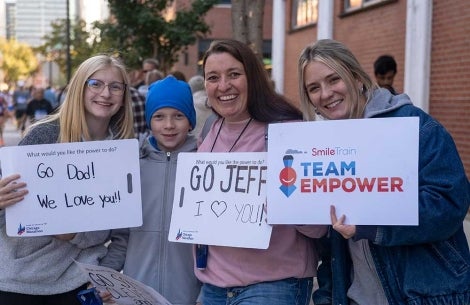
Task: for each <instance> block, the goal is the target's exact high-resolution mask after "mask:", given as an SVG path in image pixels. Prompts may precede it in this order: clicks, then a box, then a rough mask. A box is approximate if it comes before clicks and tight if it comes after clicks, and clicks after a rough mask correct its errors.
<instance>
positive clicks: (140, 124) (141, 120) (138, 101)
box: [129, 87, 148, 139]
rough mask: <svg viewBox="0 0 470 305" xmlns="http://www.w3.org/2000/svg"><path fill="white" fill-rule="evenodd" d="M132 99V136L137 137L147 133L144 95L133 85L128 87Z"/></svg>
mask: <svg viewBox="0 0 470 305" xmlns="http://www.w3.org/2000/svg"><path fill="white" fill-rule="evenodd" d="M129 91H130V94H131V100H132V113H133V114H134V137H135V138H137V139H139V138H140V137H141V136H143V135H145V134H147V132H148V128H147V124H146V123H145V95H142V94H140V93H139V91H137V89H135V88H134V87H129Z"/></svg>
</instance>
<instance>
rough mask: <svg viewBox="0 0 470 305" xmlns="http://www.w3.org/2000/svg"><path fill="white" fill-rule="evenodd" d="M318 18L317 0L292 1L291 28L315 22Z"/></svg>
mask: <svg viewBox="0 0 470 305" xmlns="http://www.w3.org/2000/svg"><path fill="white" fill-rule="evenodd" d="M317 20H318V0H294V1H292V28H293V29H296V28H300V27H303V26H306V25H310V24H315V23H317Z"/></svg>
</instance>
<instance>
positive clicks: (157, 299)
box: [75, 262, 184, 305]
mask: <svg viewBox="0 0 470 305" xmlns="http://www.w3.org/2000/svg"><path fill="white" fill-rule="evenodd" d="M75 263H76V264H78V266H79V267H80V269H81V270H82V271H83V272H84V273H85V274H86V275H88V278H89V279H90V283H91V284H92V286H94V287H96V289H97V290H98V291H108V292H109V293H110V294H111V296H112V297H113V298H112V299H113V301H114V302H115V303H113V304H116V305H136V304H142V305H171V303H170V302H168V300H167V299H165V298H164V297H163V296H162V295H161V294H159V293H158V292H156V291H155V290H154V289H153V288H152V287H149V286H147V285H144V284H143V283H141V282H139V281H136V280H134V279H133V278H131V277H129V276H127V275H125V274H122V273H120V272H117V271H115V270H113V269H110V268H106V267H101V266H95V265H90V264H84V263H79V262H75ZM182 293H184V292H182Z"/></svg>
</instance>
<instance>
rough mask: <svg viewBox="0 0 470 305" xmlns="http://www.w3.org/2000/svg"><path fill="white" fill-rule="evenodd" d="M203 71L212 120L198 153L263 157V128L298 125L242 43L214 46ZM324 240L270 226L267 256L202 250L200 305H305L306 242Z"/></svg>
mask: <svg viewBox="0 0 470 305" xmlns="http://www.w3.org/2000/svg"><path fill="white" fill-rule="evenodd" d="M203 71H204V78H205V86H206V91H207V94H208V99H209V102H210V103H211V105H212V108H213V110H214V112H216V114H217V115H218V118H217V119H216V120H215V121H214V122H213V124H212V126H211V128H210V130H209V132H208V133H207V135H206V136H205V137H204V140H203V142H202V143H201V145H200V147H199V148H198V152H262V151H266V140H265V132H266V126H267V124H269V123H272V122H280V121H292V120H302V114H301V112H300V111H299V110H298V109H296V108H295V107H294V106H292V105H291V104H290V103H289V102H287V101H286V99H285V98H284V97H282V96H280V95H279V94H277V93H276V92H275V91H274V88H273V86H272V82H271V80H270V79H269V77H268V74H267V72H266V71H265V69H264V67H263V65H262V63H261V62H260V61H259V59H258V58H257V57H256V55H255V54H254V53H253V52H252V51H251V49H250V48H249V47H248V46H247V45H245V44H243V43H241V42H238V41H235V40H221V41H214V42H213V43H212V44H211V46H210V47H209V49H208V50H207V52H206V53H205V56H204V59H203ZM325 233H326V226H294V225H275V226H273V230H272V235H271V241H270V244H269V247H268V249H266V250H260V249H248V248H233V247H222V246H209V248H208V258H207V267H206V269H205V270H198V269H197V268H196V269H195V270H196V271H195V272H196V276H197V277H198V278H199V280H201V281H202V282H203V283H204V285H203V290H202V292H203V293H202V294H203V299H202V303H203V304H204V305H225V304H239V305H245V304H246V305H248V304H249V305H258V304H259V305H261V304H263V305H264V304H270V305H297V304H298V305H306V304H308V303H309V299H310V295H311V292H312V285H313V277H314V276H315V275H316V274H315V272H316V266H317V263H318V258H317V257H318V256H317V251H316V249H315V246H314V243H313V239H312V238H318V237H321V236H323V235H324V234H325ZM247 238H249V236H247Z"/></svg>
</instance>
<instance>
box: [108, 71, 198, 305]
mask: <svg viewBox="0 0 470 305" xmlns="http://www.w3.org/2000/svg"><path fill="white" fill-rule="evenodd" d="M145 118H146V122H147V125H148V127H149V128H150V130H151V135H149V136H148V138H146V139H143V140H141V143H140V156H141V158H140V173H141V179H140V180H141V190H142V208H143V217H144V218H143V224H142V226H141V227H138V228H131V229H130V230H128V238H126V239H125V244H126V246H125V247H114V245H113V243H111V244H110V246H109V252H108V255H107V256H106V257H105V258H104V259H103V260H102V261H101V265H103V266H106V267H110V268H114V269H118V270H119V269H121V268H123V272H124V274H126V275H129V276H131V277H132V278H134V279H136V280H138V281H140V282H142V283H144V284H146V285H148V286H150V287H152V288H153V289H155V290H156V291H158V292H159V293H160V294H162V295H163V296H164V297H165V298H166V299H167V300H168V301H169V302H171V303H172V304H175V305H194V304H195V303H196V300H197V298H198V295H199V292H200V287H201V285H200V282H199V281H198V280H197V279H196V277H195V275H194V272H193V268H194V267H193V258H192V245H191V244H185V243H175V242H169V241H168V231H169V228H170V220H171V212H172V209H173V197H174V193H173V190H174V188H175V180H176V164H177V159H178V154H179V153H180V152H195V151H196V149H197V143H196V138H195V137H194V136H192V135H188V133H189V131H190V130H192V129H193V128H194V127H195V126H196V112H195V110H194V104H193V98H192V94H191V90H190V88H189V85H188V84H187V83H185V82H182V81H179V80H177V79H176V78H174V77H173V76H171V75H170V76H167V77H166V78H164V79H163V80H159V81H157V82H155V83H153V84H152V85H150V90H149V92H148V95H147V103H146V111H145ZM155 175H158V176H159V177H161V178H162V179H158V180H156V179H155V177H156V176H155ZM142 249H145V251H142ZM102 296H103V297H104V298H106V297H107V296H106V294H102ZM108 297H109V296H108Z"/></svg>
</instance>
